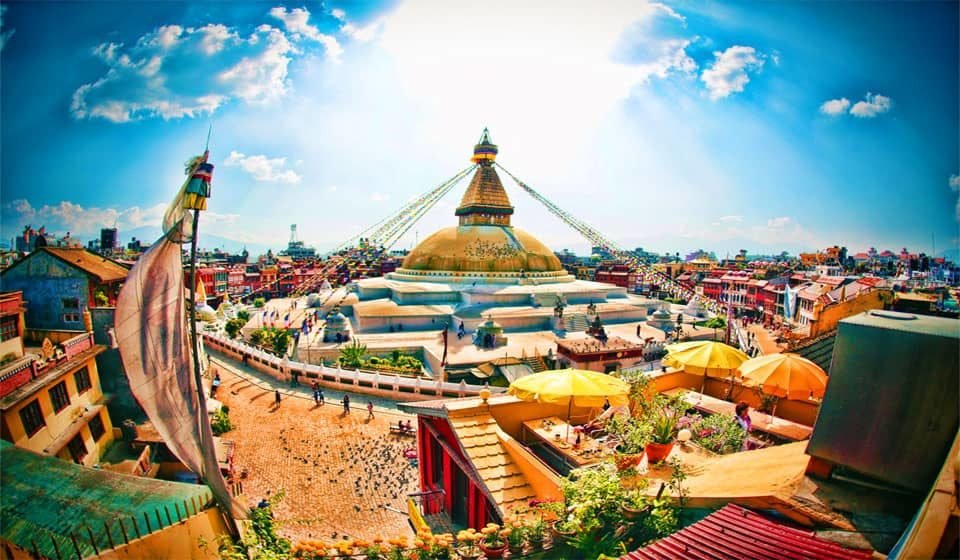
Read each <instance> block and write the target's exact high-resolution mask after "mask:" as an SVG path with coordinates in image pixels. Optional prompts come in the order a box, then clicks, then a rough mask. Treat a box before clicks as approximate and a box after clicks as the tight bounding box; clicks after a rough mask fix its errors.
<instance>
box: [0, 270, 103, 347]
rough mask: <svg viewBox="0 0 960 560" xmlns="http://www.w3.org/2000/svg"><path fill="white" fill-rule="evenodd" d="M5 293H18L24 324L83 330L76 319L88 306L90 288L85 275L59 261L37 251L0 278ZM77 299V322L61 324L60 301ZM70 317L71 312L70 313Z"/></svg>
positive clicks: (37, 327)
mask: <svg viewBox="0 0 960 560" xmlns="http://www.w3.org/2000/svg"><path fill="white" fill-rule="evenodd" d="M3 289H4V291H11V290H21V291H23V299H24V301H25V302H26V304H27V305H26V307H27V312H26V323H27V324H28V325H30V327H31V328H34V329H53V330H71V329H77V330H81V329H83V317H82V316H79V315H80V314H81V312H82V311H83V308H84V307H87V306H88V305H89V301H90V291H89V290H90V286H89V282H88V279H87V276H86V274H84V273H83V272H82V271H80V270H77V269H76V268H74V267H72V266H69V265H67V264H66V263H64V262H63V261H61V260H60V259H58V258H56V257H54V256H52V255H50V254H49V253H46V252H44V251H37V252H35V253H34V254H32V255H30V256H29V257H27V258H26V259H24V260H22V261H20V263H19V264H17V265H16V266H14V267H12V268H9V269H7V270H6V271H4V274H3ZM64 298H76V299H77V300H78V302H79V304H80V309H79V310H78V311H76V312H75V313H77V315H78V317H77V321H75V322H74V321H70V322H65V321H64V320H63V313H64V308H63V299H64ZM71 313H73V311H71Z"/></svg>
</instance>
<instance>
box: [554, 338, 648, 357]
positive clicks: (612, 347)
mask: <svg viewBox="0 0 960 560" xmlns="http://www.w3.org/2000/svg"><path fill="white" fill-rule="evenodd" d="M557 346H558V347H559V348H564V349H566V350H568V351H569V352H571V353H574V354H595V353H600V352H616V351H619V350H632V349H635V348H642V347H643V344H639V343H636V342H630V341H629V340H626V339H624V338H620V337H619V336H611V337H608V338H607V341H606V342H601V341H600V340H598V339H596V338H593V337H590V338H575V339H564V340H557Z"/></svg>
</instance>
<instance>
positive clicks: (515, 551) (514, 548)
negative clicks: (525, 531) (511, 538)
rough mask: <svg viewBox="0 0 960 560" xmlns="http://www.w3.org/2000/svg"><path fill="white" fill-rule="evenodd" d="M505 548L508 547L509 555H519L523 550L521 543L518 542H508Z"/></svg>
mask: <svg viewBox="0 0 960 560" xmlns="http://www.w3.org/2000/svg"><path fill="white" fill-rule="evenodd" d="M507 548H509V549H510V556H519V555H520V553H521V552H523V543H520V544H508V545H507Z"/></svg>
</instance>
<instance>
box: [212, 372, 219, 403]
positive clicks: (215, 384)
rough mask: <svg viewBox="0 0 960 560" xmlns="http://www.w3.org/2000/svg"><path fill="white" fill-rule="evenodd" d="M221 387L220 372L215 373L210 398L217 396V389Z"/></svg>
mask: <svg viewBox="0 0 960 560" xmlns="http://www.w3.org/2000/svg"><path fill="white" fill-rule="evenodd" d="M219 387H220V372H219V371H214V374H213V381H212V382H211V383H210V398H211V399H212V398H214V397H216V396H217V389H218V388H219Z"/></svg>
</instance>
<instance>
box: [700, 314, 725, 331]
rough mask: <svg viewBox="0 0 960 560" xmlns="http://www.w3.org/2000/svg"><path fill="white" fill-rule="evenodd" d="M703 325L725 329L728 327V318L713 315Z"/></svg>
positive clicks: (709, 327)
mask: <svg viewBox="0 0 960 560" xmlns="http://www.w3.org/2000/svg"><path fill="white" fill-rule="evenodd" d="M703 326H705V327H707V328H708V329H725V328H727V320H726V319H724V318H723V317H713V318H711V319H709V320H707V322H706V323H704V324H703Z"/></svg>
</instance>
